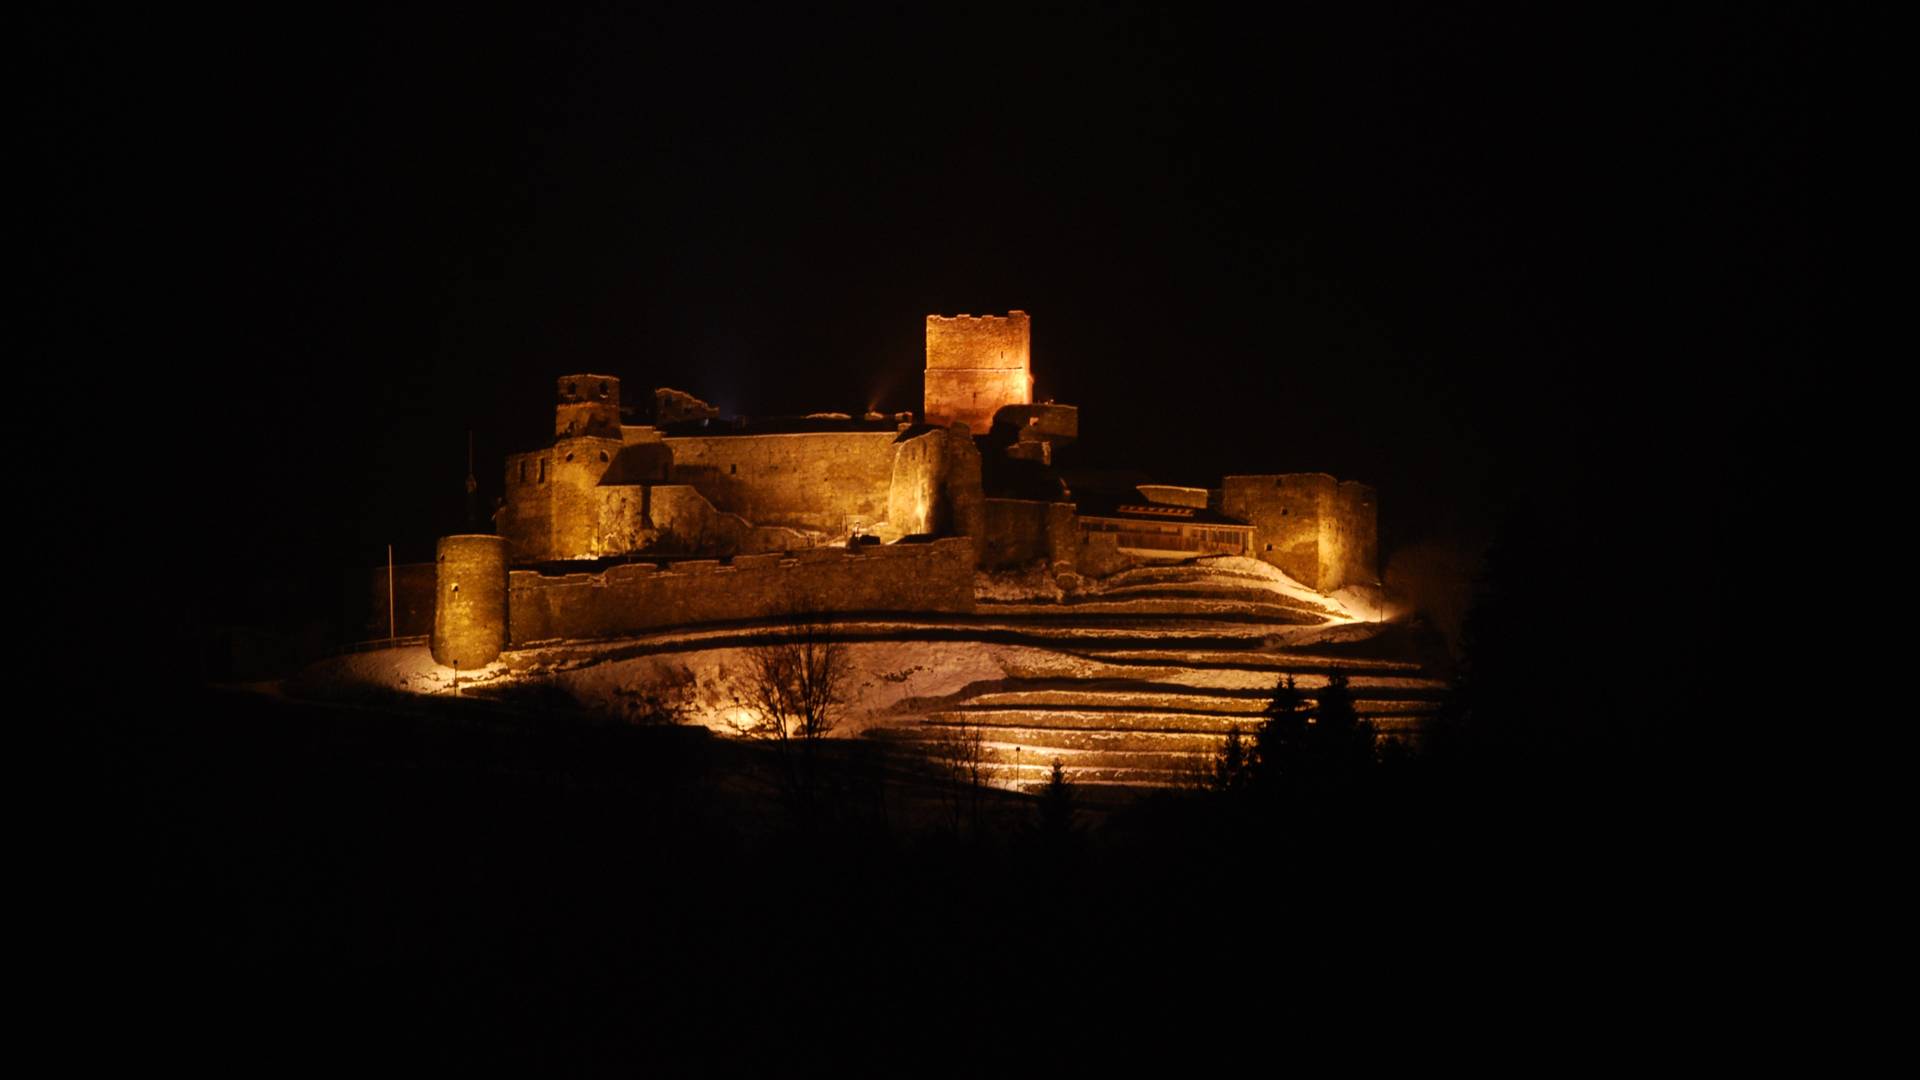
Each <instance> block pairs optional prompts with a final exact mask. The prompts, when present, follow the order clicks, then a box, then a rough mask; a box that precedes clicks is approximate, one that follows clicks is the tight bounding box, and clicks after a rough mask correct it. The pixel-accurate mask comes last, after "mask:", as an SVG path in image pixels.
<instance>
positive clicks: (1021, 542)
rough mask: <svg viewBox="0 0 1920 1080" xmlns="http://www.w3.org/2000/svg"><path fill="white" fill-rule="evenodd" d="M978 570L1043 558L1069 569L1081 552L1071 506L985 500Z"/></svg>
mask: <svg viewBox="0 0 1920 1080" xmlns="http://www.w3.org/2000/svg"><path fill="white" fill-rule="evenodd" d="M983 501H984V503H985V519H986V522H985V523H986V532H985V533H984V534H983V536H982V537H981V544H980V568H981V569H982V570H1003V569H1007V568H1010V567H1015V566H1021V565H1024V564H1026V563H1030V562H1033V561H1034V560H1036V559H1045V560H1047V561H1048V562H1049V563H1052V564H1054V567H1055V569H1057V570H1071V569H1072V568H1073V564H1074V561H1075V559H1076V557H1077V555H1078V552H1079V549H1080V535H1079V529H1078V528H1077V527H1076V522H1075V520H1074V513H1073V504H1072V503H1063V502H1040V501H1038V500H1034V499H986V500H983Z"/></svg>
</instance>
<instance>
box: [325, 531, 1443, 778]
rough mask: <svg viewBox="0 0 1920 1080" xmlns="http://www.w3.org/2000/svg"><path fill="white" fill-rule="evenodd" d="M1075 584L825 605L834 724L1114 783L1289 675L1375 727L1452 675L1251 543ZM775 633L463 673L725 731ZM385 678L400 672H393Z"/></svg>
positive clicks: (988, 583)
mask: <svg viewBox="0 0 1920 1080" xmlns="http://www.w3.org/2000/svg"><path fill="white" fill-rule="evenodd" d="M1036 582H1037V583H1038V584H1037V585H1036ZM1071 584H1072V585H1073V586H1075V587H1074V588H1072V589H1071V590H1065V589H1059V588H1057V587H1055V586H1054V583H1053V582H1052V580H1051V579H1045V578H1039V577H1037V576H1036V577H1034V578H1032V579H1030V580H1029V581H1028V582H1027V583H1025V584H1024V585H1021V584H1017V583H1016V584H1010V583H1009V582H1008V581H1006V580H1004V579H988V578H983V579H982V582H981V588H980V594H981V600H980V603H979V609H978V611H977V613H976V614H974V615H971V616H965V615H940V616H898V615H887V616H881V617H869V618H848V619H839V620H836V621H835V622H834V623H833V624H832V633H833V636H834V637H836V638H837V639H838V640H841V641H843V642H845V643H846V644H847V653H848V657H849V660H850V663H851V668H852V672H853V677H852V678H851V680H850V682H849V701H848V703H847V706H846V707H845V709H844V710H843V712H842V720H841V723H840V726H839V727H838V728H837V729H836V731H835V735H837V736H849V737H864V738H869V739H875V740H880V741H883V742H884V743H886V744H887V745H888V746H890V747H892V748H894V749H897V750H898V751H899V753H900V755H901V756H902V757H903V759H904V758H920V757H923V756H925V755H926V754H928V753H930V752H935V751H937V750H939V749H940V748H941V747H942V746H943V745H947V746H950V745H951V744H952V742H953V741H954V740H955V739H956V737H960V736H966V737H970V738H971V737H974V736H975V735H976V733H977V740H978V745H979V746H980V753H981V757H982V758H983V759H984V772H985V774H986V776H987V777H988V778H989V779H990V780H991V781H992V782H993V783H996V784H1000V785H1004V786H1020V787H1033V786H1037V785H1039V784H1041V783H1044V782H1045V780H1046V778H1047V774H1048V771H1049V768H1050V766H1051V763H1052V762H1053V761H1054V759H1056V758H1057V759H1059V760H1060V762H1061V764H1062V767H1063V768H1064V769H1065V771H1066V774H1067V776H1068V778H1069V779H1071V780H1073V781H1074V782H1075V783H1078V784H1083V785H1091V786H1093V787H1095V788H1101V789H1108V790H1113V791H1115V792H1116V793H1118V792H1119V791H1120V790H1121V789H1124V788H1129V787H1153V786H1162V785H1174V784H1181V783H1186V782H1191V781H1192V780H1193V779H1194V778H1195V777H1196V776H1197V775H1199V774H1200V772H1202V771H1203V770H1204V769H1205V768H1206V766H1207V764H1208V763H1209V762H1210V761H1211V759H1212V758H1213V756H1214V755H1215V754H1216V753H1217V752H1218V750H1219V747H1220V745H1221V743H1222V741H1223V740H1224V739H1225V737H1226V734H1227V732H1228V731H1230V730H1232V729H1234V728H1238V729H1240V730H1241V731H1242V732H1243V733H1248V734H1250V733H1251V732H1252V730H1253V729H1254V728H1255V727H1256V726H1257V725H1258V724H1259V722H1260V712H1261V709H1262V708H1263V706H1264V705H1265V703H1266V701H1267V699H1268V697H1269V696H1270V695H1271V693H1272V691H1273V687H1274V685H1275V683H1276V681H1277V680H1278V679H1279V678H1280V677H1282V676H1283V675H1289V674H1290V675H1292V676H1294V678H1295V682H1296V685H1297V686H1298V687H1299V688H1300V689H1301V690H1302V691H1303V692H1304V693H1305V694H1307V695H1308V696H1309V697H1311V696H1313V695H1314V694H1315V693H1316V692H1317V691H1319V690H1320V689H1321V688H1323V687H1324V686H1325V685H1326V681H1327V676H1328V675H1329V674H1330V673H1332V672H1335V671H1339V672H1342V673H1344V674H1345V675H1346V676H1347V678H1348V680H1349V686H1350V689H1351V692H1352V695H1353V697H1354V699H1355V701H1356V704H1357V706H1358V708H1359V711H1360V713H1361V714H1362V715H1363V716H1366V717H1369V718H1371V719H1372V720H1373V721H1374V722H1375V725H1376V727H1377V728H1378V730H1379V731H1380V732H1381V733H1382V734H1383V736H1386V737H1398V736H1408V735H1414V734H1416V733H1417V732H1418V730H1419V727H1420V724H1421V722H1422V720H1423V719H1424V718H1425V717H1427V716H1430V715H1431V714H1432V713H1433V712H1434V711H1435V709H1436V708H1437V707H1438V705H1439V702H1440V700H1441V697H1442V694H1443V692H1444V689H1445V687H1444V684H1443V682H1442V681H1441V680H1440V679H1439V678H1437V677H1436V674H1435V673H1434V672H1433V671H1431V670H1428V669H1427V668H1426V667H1424V666H1423V664H1422V663H1421V660H1420V658H1421V656H1422V655H1424V654H1423V653H1422V650H1421V648H1420V647H1419V642H1418V641H1417V640H1416V638H1415V636H1414V635H1413V634H1411V633H1410V632H1409V630H1408V628H1407V627H1406V626H1405V625H1404V624H1401V623H1397V622H1394V621H1390V620H1388V621H1375V618H1376V615H1377V609H1375V608H1374V607H1373V606H1372V604H1371V603H1369V602H1368V601H1367V600H1366V599H1365V598H1360V597H1352V596H1349V595H1347V594H1340V595H1338V596H1335V597H1327V596H1322V595H1320V594H1318V593H1315V592H1313V591H1312V590H1310V589H1306V588H1305V587H1303V586H1300V585H1298V584H1297V583H1295V582H1293V581H1291V580H1289V579H1287V578H1286V577H1285V576H1284V575H1281V574H1280V573H1279V572H1278V571H1276V570H1273V569H1272V568H1271V567H1268V566H1266V565H1265V564H1262V563H1259V562H1256V561H1254V560H1251V559H1201V560H1194V561H1191V562H1187V563H1181V564H1177V565H1168V566H1154V567H1146V568H1141V569H1136V570H1131V571H1127V572H1124V573H1121V574H1118V575H1115V576H1113V577H1111V578H1108V579H1105V580H1104V581H1099V582H1072V583H1071ZM781 632H782V628H781V625H780V624H779V623H778V622H772V621H769V622H760V623H753V624H744V625H725V626H709V627H693V628H686V629H679V630H673V631H662V632H658V633H652V634H647V635H639V636H634V637H628V638H620V639H613V640H605V641H593V642H564V643H552V644H548V645H542V646H535V647H530V648H524V649H518V650H513V651H510V652H509V653H507V654H506V655H505V656H503V657H502V661H501V662H500V663H498V664H496V665H494V666H493V667H492V668H490V669H488V670H487V671H484V672H478V673H466V674H465V675H464V676H463V678H465V679H467V680H469V681H468V684H467V689H466V690H465V692H466V693H469V694H479V695H497V696H500V697H501V698H502V699H503V700H504V699H511V698H513V697H514V696H515V695H516V694H524V693H525V692H526V690H527V689H529V687H538V688H541V689H542V690H543V691H551V692H554V693H557V694H560V695H564V698H566V699H570V700H572V701H574V702H576V703H579V704H581V705H582V706H585V707H589V708H593V709H596V710H599V711H602V712H609V713H613V714H616V715H618V714H628V715H637V710H640V709H642V708H645V707H648V706H649V705H650V704H651V703H652V702H654V701H656V700H657V699H658V698H659V696H660V694H661V693H662V692H663V690H664V691H666V692H667V693H669V695H670V696H673V697H674V698H675V700H676V702H677V703H678V705H679V706H680V707H681V709H682V710H683V714H684V715H685V716H686V717H687V718H689V719H691V720H693V721H694V722H698V723H703V724H706V725H708V726H710V727H713V728H715V729H718V730H721V731H728V730H733V729H735V728H737V727H739V726H741V725H742V724H743V723H744V722H745V721H746V720H747V719H748V717H746V716H745V715H744V712H743V710H742V709H741V707H740V706H739V704H738V702H739V698H740V694H739V692H738V690H739V688H738V684H737V682H736V680H737V679H738V677H739V673H740V672H741V671H743V670H744V669H745V666H746V665H745V664H744V662H743V661H744V650H745V649H748V648H751V647H752V646H754V645H756V644H760V643H764V642H766V641H768V640H772V639H775V638H777V637H778V636H779V635H780V633H781ZM413 651H415V652H419V653H422V654H424V651H425V650H424V649H423V648H421V647H420V646H413ZM406 655H408V656H411V653H407V654H406ZM341 660H342V662H343V663H352V664H358V665H360V666H362V667H367V666H369V665H371V664H375V663H379V662H382V661H378V659H377V658H373V657H368V656H357V657H350V658H349V657H343V658H341ZM384 662H385V663H388V664H389V665H390V666H391V665H392V664H393V663H395V662H396V661H395V660H394V659H393V658H392V657H391V656H390V657H389V659H388V660H387V661H384ZM409 662H413V663H415V664H416V666H419V665H420V664H424V666H422V667H421V669H420V670H419V671H410V672H402V673H401V674H400V675H398V676H397V680H398V685H399V687H400V688H403V689H407V690H409V691H411V692H427V693H436V692H445V691H446V689H448V687H447V686H446V685H445V682H444V680H445V677H446V676H445V674H444V673H442V672H440V671H439V670H438V669H435V668H433V667H432V665H431V661H430V660H423V659H421V658H415V659H414V661H409ZM401 666H403V667H404V666H405V665H404V664H402V665H401ZM382 677H383V678H387V679H388V682H389V685H393V684H394V679H395V676H394V675H393V673H392V672H391V671H389V672H388V673H387V674H386V675H383V676H382Z"/></svg>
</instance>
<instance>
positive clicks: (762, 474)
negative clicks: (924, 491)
mask: <svg viewBox="0 0 1920 1080" xmlns="http://www.w3.org/2000/svg"><path fill="white" fill-rule="evenodd" d="M896 438H897V435H896V433H895V432H891V431H849V432H813V433H802V434H792V435H709V436H681V437H669V438H667V439H666V440H665V441H666V443H667V446H668V448H670V449H671V450H672V451H673V479H674V482H675V483H682V484H691V485H693V487H694V488H695V489H697V490H698V491H699V492H700V494H702V495H704V496H706V498H707V501H708V502H711V503H712V504H713V505H714V507H715V509H718V510H720V511H721V512H723V513H728V514H738V515H740V516H741V517H743V518H745V519H747V520H748V521H750V522H752V523H753V524H755V525H776V526H785V527H787V528H794V529H811V530H815V531H818V532H823V533H826V534H827V535H829V536H840V535H843V534H844V533H845V532H846V529H847V523H848V521H849V520H852V519H858V520H860V521H861V522H863V523H865V524H867V525H869V526H871V525H874V524H876V523H878V522H880V521H884V520H886V517H887V513H888V506H887V503H888V498H889V493H890V491H891V486H892V481H893V460H894V440H895V439H896Z"/></svg>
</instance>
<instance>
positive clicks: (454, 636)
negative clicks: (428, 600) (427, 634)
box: [428, 535, 507, 668]
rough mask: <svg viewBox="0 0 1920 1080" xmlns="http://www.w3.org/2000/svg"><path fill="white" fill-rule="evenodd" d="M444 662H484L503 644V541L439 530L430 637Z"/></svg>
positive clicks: (437, 658) (493, 657)
mask: <svg viewBox="0 0 1920 1080" xmlns="http://www.w3.org/2000/svg"><path fill="white" fill-rule="evenodd" d="M428 644H429V645H430V647H431V650H432V652H433V659H434V661H435V662H436V663H438V664H441V665H442V666H445V667H463V668H477V667H484V666H486V665H487V664H491V663H493V661H494V660H496V659H498V658H499V656H500V653H501V650H503V649H505V648H506V647H507V541H506V539H505V538H503V537H499V536H491V535H470V536H443V537H441V538H440V543H439V545H438V549H437V550H436V551H435V553H434V589H433V637H432V638H431V639H429V642H428Z"/></svg>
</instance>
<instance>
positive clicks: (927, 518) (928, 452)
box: [886, 429, 952, 539]
mask: <svg viewBox="0 0 1920 1080" xmlns="http://www.w3.org/2000/svg"><path fill="white" fill-rule="evenodd" d="M946 480H947V433H946V432H944V431H940V430H937V429H935V430H930V431H928V432H926V433H925V434H923V435H920V436H918V437H916V438H912V439H908V440H907V441H905V442H902V443H899V444H897V445H896V446H895V449H894V459H893V482H892V484H890V485H889V487H888V489H887V515H886V518H887V525H888V528H889V530H890V531H891V532H892V533H893V537H891V538H893V539H897V538H899V537H901V536H912V535H914V534H927V535H933V534H937V533H944V532H947V531H949V525H950V519H951V516H952V515H951V513H950V510H949V507H948V506H947V498H946Z"/></svg>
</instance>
